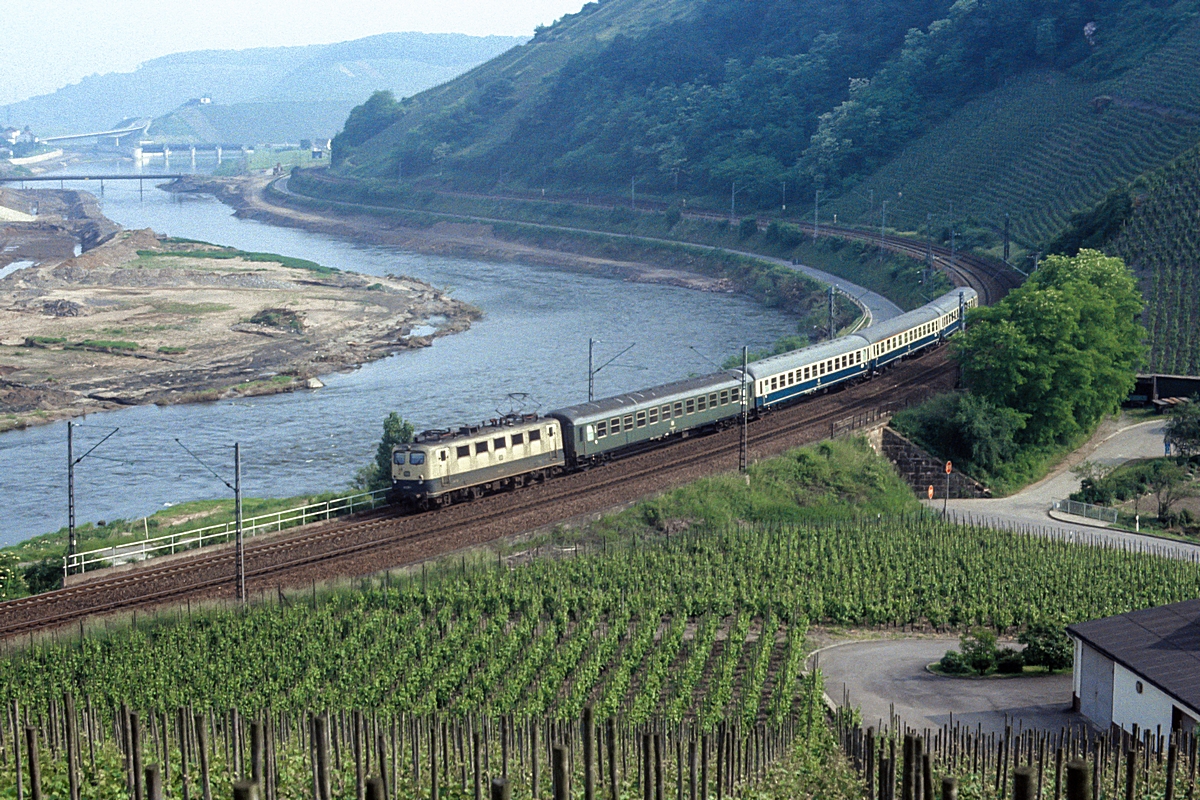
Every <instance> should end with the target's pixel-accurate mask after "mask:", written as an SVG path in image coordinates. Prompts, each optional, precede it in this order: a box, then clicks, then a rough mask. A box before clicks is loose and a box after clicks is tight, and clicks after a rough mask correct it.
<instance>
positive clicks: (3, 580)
mask: <svg viewBox="0 0 1200 800" xmlns="http://www.w3.org/2000/svg"><path fill="white" fill-rule="evenodd" d="M18 564H20V559H18V558H17V556H16V554H15V553H7V552H0V600H11V599H12V598H14V597H24V596H25V594H26V588H25V581H24V580H23V576H22V575H21V572H20V570H19V569H18Z"/></svg>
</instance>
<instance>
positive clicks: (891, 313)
mask: <svg viewBox="0 0 1200 800" xmlns="http://www.w3.org/2000/svg"><path fill="white" fill-rule="evenodd" d="M288 177H289V176H287V175H284V176H283V177H282V178H279V179H278V180H276V181H274V182H272V184H271V185H272V186H274V187H275V190H276V191H278V192H279V193H280V194H283V195H287V196H289V197H298V198H301V199H304V200H310V201H316V202H320V203H328V204H329V205H336V206H349V207H351V208H368V209H372V210H376V211H405V210H406V209H403V208H394V207H392V206H376V205H370V204H366V203H348V202H346V201H343V200H324V199H321V198H315V197H309V196H308V195H303V194H299V193H297V192H293V191H292V190H291V189H289V188H288ZM263 202H269V201H267V200H266V199H265V197H264V199H263ZM412 210H415V209H412ZM422 213H432V214H434V215H435V216H439V217H447V218H450V219H459V220H464V221H467V222H481V223H511V222H513V220H506V219H500V218H495V217H476V216H471V215H469V214H450V213H445V212H441V211H439V212H422ZM523 224H528V225H532V226H535V227H538V228H546V229H547V230H555V231H564V232H567V233H586V234H596V233H602V234H604V235H605V236H612V237H614V238H617V239H634V240H637V241H643V242H655V243H659V244H671V245H680V244H684V245H688V246H689V247H697V248H700V249H703V250H717V251H721V252H725V253H735V254H737V255H743V256H749V257H751V258H758V259H762V260H763V261H770V262H772V263H775V264H780V265H782V266H785V267H787V268H788V269H794V270H797V271H799V272H803V273H804V274H805V275H808V276H809V277H810V278H812V279H814V280H817V281H820V282H821V283H825V284H829V285H832V286H834V287H835V288H837V289H838V291H840V292H842V293H844V294H846V295H847V296H849V297H850V298H851V299H852V300H853V301H854V302H855V304H856V305H858V307H859V308H861V309H862V310H863V313H864V314H866V316H867V325H870V324H872V322H874V321H880V322H882V321H884V320H889V319H891V318H893V317H896V316H899V315H900V314H902V313H903V311H902V310H901V309H900V307H899V306H897V305H896V304H895V303H893V302H892V301H891V300H888V299H887V298H886V297H884V296H883V295H881V294H877V293H876V292H872V291H871V290H869V289H866V288H864V287H862V286H859V285H858V284H857V283H854V282H852V281H848V280H846V279H845V278H839V277H837V276H836V275H832V274H830V273H828V272H825V271H823V270H819V269H815V268H813V267H807V266H804V265H794V264H792V263H791V262H790V261H787V260H785V259H782V258H773V257H771V256H764V255H761V254H759V253H751V252H747V251H743V250H729V249H728V248H724V247H715V246H713V245H707V244H696V243H694V242H685V241H679V240H676V239H658V238H655V237H651V236H634V235H632V234H628V233H609V232H607V231H595V230H592V229H590V228H576V227H571V226H567V225H548V224H546V223H542V222H529V223H523Z"/></svg>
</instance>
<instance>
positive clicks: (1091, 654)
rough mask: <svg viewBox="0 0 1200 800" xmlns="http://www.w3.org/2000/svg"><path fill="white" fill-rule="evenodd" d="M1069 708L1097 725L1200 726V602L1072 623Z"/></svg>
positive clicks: (1163, 728) (1150, 728) (1125, 727)
mask: <svg viewBox="0 0 1200 800" xmlns="http://www.w3.org/2000/svg"><path fill="white" fill-rule="evenodd" d="M1067 633H1069V634H1070V635H1071V639H1072V640H1073V641H1074V643H1075V676H1074V680H1075V685H1074V693H1075V694H1074V699H1073V706H1074V709H1075V710H1076V711H1079V712H1081V713H1082V714H1083V715H1084V716H1085V717H1087V718H1088V719H1090V720H1091V721H1092V722H1094V723H1095V724H1096V725H1098V726H1100V727H1102V728H1107V727H1109V726H1112V727H1116V728H1122V729H1124V730H1127V731H1132V729H1133V726H1134V725H1137V726H1138V727H1139V728H1140V729H1141V730H1151V731H1153V730H1156V729H1158V728H1159V727H1160V726H1161V729H1162V730H1163V731H1164V732H1165V731H1169V730H1172V729H1173V728H1181V729H1183V730H1187V731H1190V730H1192V729H1193V728H1194V727H1195V726H1196V724H1197V722H1200V600H1186V601H1184V602H1182V603H1173V604H1171V605H1168V606H1159V607H1158V608H1147V609H1143V610H1141V611H1131V612H1130V613H1128V614H1118V615H1117V616H1115V617H1105V618H1104V619H1094V620H1092V621H1090V622H1081V623H1079V624H1078V625H1071V626H1070V627H1068V628H1067Z"/></svg>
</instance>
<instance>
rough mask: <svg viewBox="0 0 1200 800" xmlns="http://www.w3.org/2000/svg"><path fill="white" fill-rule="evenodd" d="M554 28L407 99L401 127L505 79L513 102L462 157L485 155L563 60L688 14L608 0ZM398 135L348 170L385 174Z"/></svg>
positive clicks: (674, 7)
mask: <svg viewBox="0 0 1200 800" xmlns="http://www.w3.org/2000/svg"><path fill="white" fill-rule="evenodd" d="M591 5H592V8H591V9H589V10H588V11H587V12H582V13H580V14H577V15H575V16H573V17H571V18H569V19H564V20H562V21H560V22H559V23H558V24H557V25H555V29H554V32H553V34H550V35H546V34H543V35H541V36H537V37H535V38H534V39H533V41H531V42H529V43H528V44H526V45H524V46H522V47H516V48H513V49H512V50H509V51H508V52H506V53H504V54H502V55H500V56H497V57H496V58H494V59H492V60H491V61H489V62H487V63H486V64H482V65H480V66H478V67H476V68H475V69H473V70H471V71H470V72H468V73H466V74H465V75H463V76H461V77H460V78H459V79H458V80H454V81H451V82H449V83H446V84H443V85H442V86H439V87H437V88H434V89H431V90H429V91H427V92H423V93H422V94H420V95H418V96H417V97H415V98H413V103H414V105H415V108H416V112H415V113H412V114H410V115H409V116H407V117H406V121H405V124H406V126H407V127H415V126H417V125H419V124H420V123H421V122H423V121H424V120H425V119H427V118H428V117H429V116H430V115H432V114H437V113H438V112H440V111H441V110H442V109H444V108H452V107H455V106H457V105H461V104H464V103H466V102H468V101H470V100H472V99H474V98H475V97H477V96H478V95H479V94H480V92H481V91H482V90H483V88H484V87H486V86H488V85H489V84H491V83H492V82H494V81H497V80H501V79H508V80H511V81H512V84H513V96H514V97H515V98H518V102H517V103H516V105H514V106H513V107H512V108H511V109H509V110H508V111H507V112H506V113H505V114H504V115H503V116H501V117H500V118H499V120H498V121H497V122H496V123H495V124H493V125H490V126H489V129H488V132H487V133H486V135H484V136H481V137H480V138H479V139H478V140H477V141H476V142H475V143H474V146H473V147H472V148H471V149H469V150H466V151H464V152H463V155H468V156H469V155H471V154H472V153H473V152H476V151H482V152H486V151H487V150H488V149H490V148H491V147H492V146H494V145H495V144H496V143H497V142H499V141H502V140H504V139H505V138H507V137H508V135H509V134H510V133H511V132H512V130H513V127H514V126H515V125H516V123H517V120H518V119H520V118H521V116H523V115H524V114H526V113H527V112H528V111H529V109H531V108H533V107H534V106H536V105H537V103H538V101H539V100H540V99H541V97H542V95H543V93H544V91H545V88H544V86H545V82H546V80H547V78H549V77H550V76H552V75H554V73H556V72H558V70H560V69H561V68H562V66H563V65H564V64H565V63H566V62H567V60H568V59H569V58H571V57H573V56H576V55H578V54H580V53H587V52H590V51H592V50H594V49H598V48H599V47H600V46H602V45H603V44H604V43H606V42H608V41H610V40H611V39H613V38H614V37H616V36H619V35H625V36H629V35H635V34H637V33H639V32H642V31H645V30H648V29H650V28H652V27H654V26H656V25H661V24H663V23H665V22H668V21H671V20H675V19H681V18H684V17H685V16H686V15H688V14H689V13H690V12H691V11H692V10H694V7H695V4H694V3H693V2H691V1H690V0H662V2H653V3H650V2H646V1H645V0H608V2H605V3H603V4H601V5H598V6H597V5H596V4H591ZM401 133H402V131H399V130H397V129H395V128H392V129H389V130H387V131H384V132H383V133H381V134H380V135H379V136H376V137H375V138H374V139H372V140H371V141H370V142H367V143H366V144H364V145H363V146H362V147H361V148H360V149H359V150H358V152H357V153H355V155H354V157H353V159H352V161H351V163H350V164H348V171H351V172H360V173H362V174H367V175H369V174H379V172H380V171H381V170H382V169H384V167H382V166H381V165H386V171H388V172H390V171H391V167H390V164H391V158H392V157H391V152H390V151H391V149H392V147H393V146H394V145H395V143H396V141H397V139H398V137H399V135H400V134H401Z"/></svg>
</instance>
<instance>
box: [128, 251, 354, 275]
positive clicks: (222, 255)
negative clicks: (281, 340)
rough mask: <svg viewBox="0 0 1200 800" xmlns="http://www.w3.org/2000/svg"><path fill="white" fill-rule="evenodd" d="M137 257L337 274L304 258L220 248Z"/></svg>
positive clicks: (154, 253) (140, 252)
mask: <svg viewBox="0 0 1200 800" xmlns="http://www.w3.org/2000/svg"><path fill="white" fill-rule="evenodd" d="M138 255H139V256H145V257H150V258H164V257H165V258H171V257H175V258H212V259H216V260H229V259H235V258H236V259H240V260H241V261H249V262H252V263H260V264H263V263H265V264H282V265H283V266H285V267H289V268H291V269H303V270H308V271H309V272H316V273H317V274H319V275H332V274H333V273H335V272H338V270H337V269H335V268H333V267H323V266H321V265H320V264H318V263H316V262H315V261H309V260H308V259H304V258H294V257H293V256H281V255H279V254H277V253H256V252H249V251H246V250H238V249H236V248H233V247H220V248H214V249H205V250H177V251H170V250H169V251H165V252H160V251H157V250H139V251H138Z"/></svg>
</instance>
